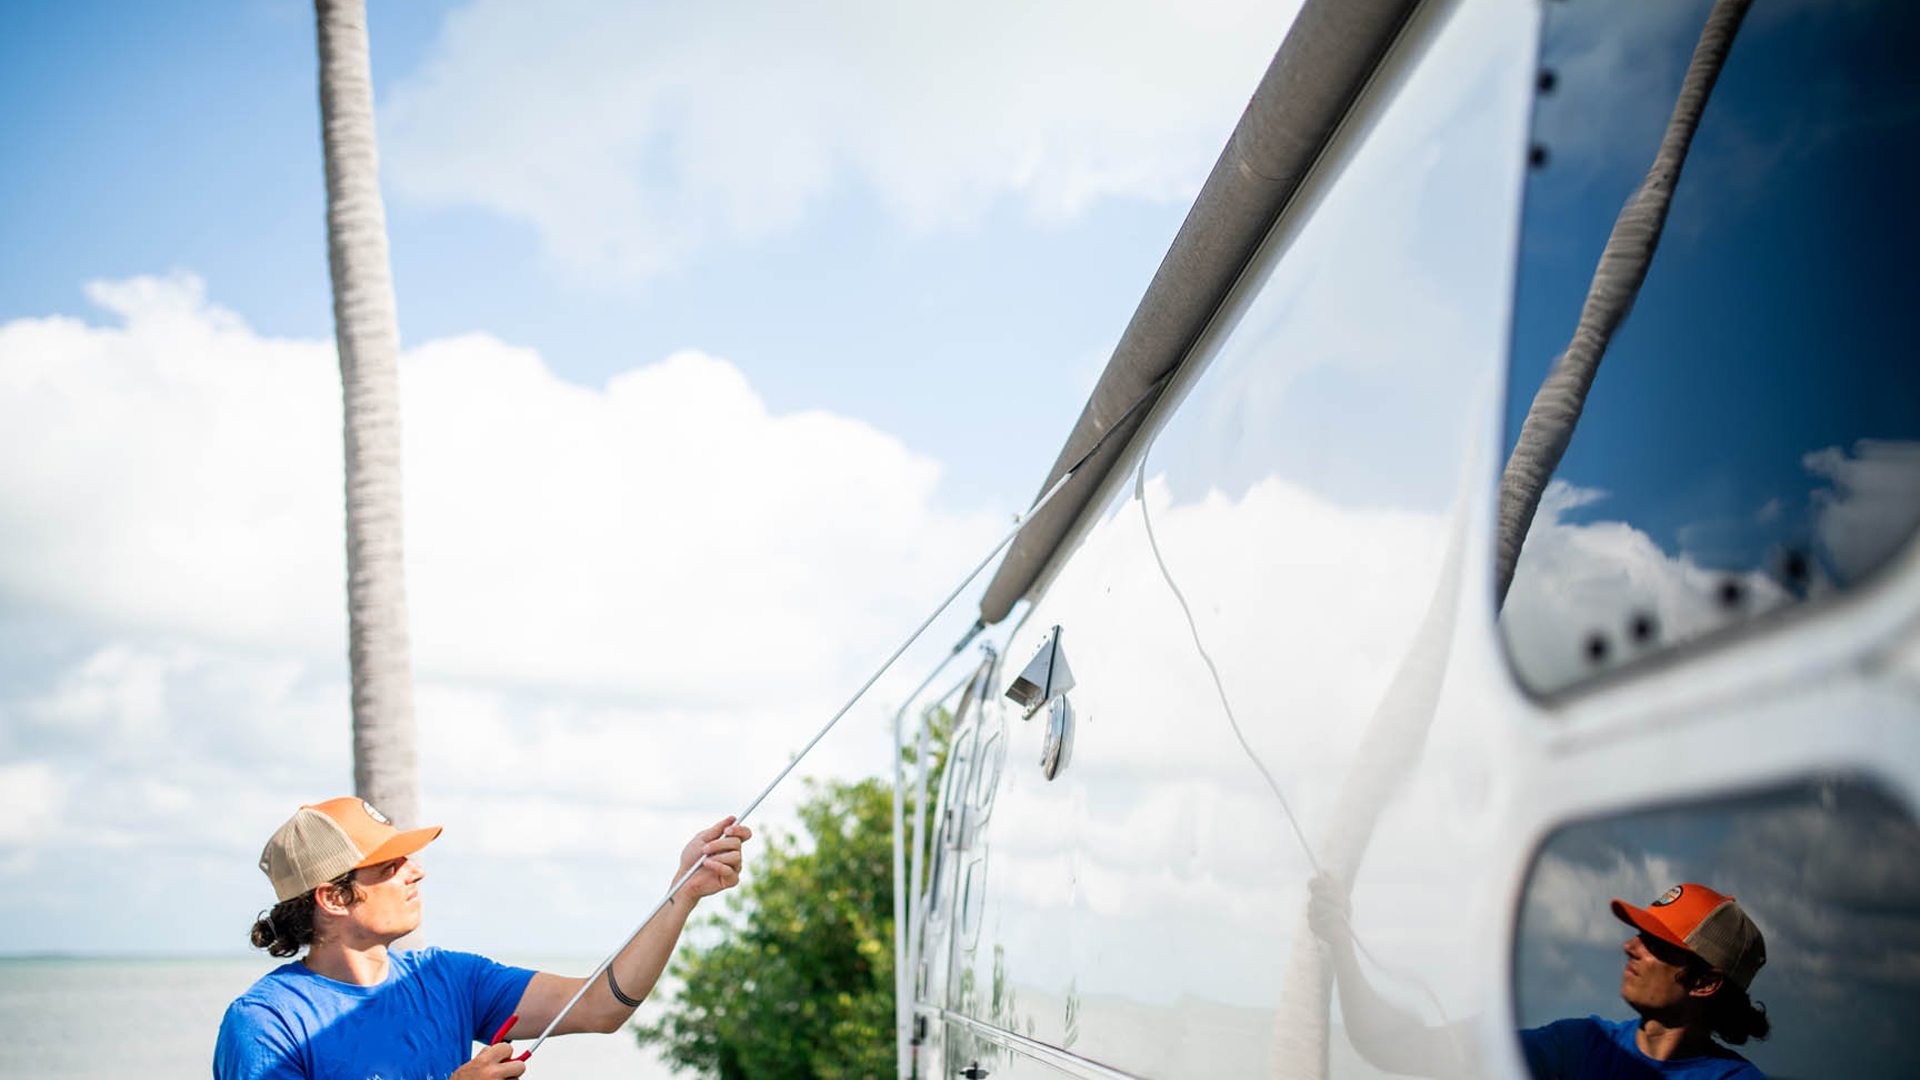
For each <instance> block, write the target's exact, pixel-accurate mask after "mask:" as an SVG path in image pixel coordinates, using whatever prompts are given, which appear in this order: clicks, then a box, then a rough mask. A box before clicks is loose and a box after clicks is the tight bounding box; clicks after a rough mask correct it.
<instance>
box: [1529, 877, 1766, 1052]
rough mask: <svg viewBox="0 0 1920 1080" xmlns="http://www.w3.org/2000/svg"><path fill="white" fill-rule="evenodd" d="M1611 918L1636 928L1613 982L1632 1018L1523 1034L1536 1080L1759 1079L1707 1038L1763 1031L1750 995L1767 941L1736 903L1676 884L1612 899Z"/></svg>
mask: <svg viewBox="0 0 1920 1080" xmlns="http://www.w3.org/2000/svg"><path fill="white" fill-rule="evenodd" d="M1613 913H1614V914H1615V915H1616V916H1618V917H1619V918H1620V920H1621V921H1622V922H1625V923H1627V924H1628V925H1630V926H1632V927H1634V928H1635V929H1637V930H1639V931H1640V933H1639V934H1638V935H1636V936H1634V937H1632V938H1629V939H1627V943H1626V954H1627V964H1626V968H1625V969H1624V970H1623V971H1622V972H1621V976H1620V996H1621V997H1622V998H1624V999H1625V1000H1626V1003H1627V1004H1628V1005H1630V1006H1632V1007H1633V1010H1634V1012H1636V1013H1638V1014H1639V1016H1638V1017H1637V1018H1634V1019H1629V1020H1619V1021H1608V1020H1602V1019H1601V1018H1600V1017H1598V1016H1589V1017H1587V1018H1585V1019H1581V1020H1560V1021H1556V1022H1555V1023H1551V1024H1548V1025H1546V1026H1544V1027H1537V1028H1529V1029H1528V1030H1526V1031H1522V1032H1521V1033H1520V1044H1521V1047H1522V1049H1523V1050H1524V1051H1525V1053H1526V1057H1527V1067H1528V1068H1530V1069H1532V1070H1533V1074H1534V1076H1536V1077H1540V1078H1541V1080H1548V1078H1558V1080H1592V1078H1612V1077H1621V1078H1627V1077H1685V1078H1687V1080H1722V1078H1725V1080H1763V1078H1762V1076H1761V1073H1760V1070H1759V1069H1756V1068H1754V1066H1753V1065H1752V1063H1750V1062H1748V1061H1747V1060H1746V1059H1745V1058H1743V1057H1741V1056H1740V1055H1739V1054H1736V1053H1734V1052H1733V1051H1732V1050H1729V1049H1727V1048H1726V1047H1725V1046H1722V1045H1721V1044H1720V1042H1715V1041H1714V1040H1715V1037H1718V1038H1719V1039H1720V1040H1721V1041H1722V1042H1727V1043H1732V1044H1735V1045H1738V1044H1740V1043H1744V1042H1746V1041H1747V1040H1748V1039H1764V1038H1766V1037H1767V1030H1768V1028H1769V1026H1770V1025H1769V1024H1768V1022H1767V1014H1766V1013H1765V1011H1763V1010H1762V1009H1760V1008H1759V1007H1757V1006H1755V1005H1754V1004H1753V1002H1752V1001H1751V1000H1750V999H1749V998H1748V997H1747V988H1748V987H1749V986H1750V985H1751V984H1752V982H1753V976H1754V974H1755V973H1756V972H1758V971H1759V970H1760V965H1762V964H1764V963H1766V961H1767V946H1766V941H1765V940H1764V939H1763V938H1762V937H1761V936H1760V928H1759V927H1757V926H1755V925H1754V924H1753V920H1752V919H1749V918H1748V917H1747V913H1746V912H1744V911H1742V910H1741V909H1740V905H1739V903H1737V902H1736V901H1735V900H1734V899H1733V897H1731V896H1723V895H1721V894H1720V893H1717V892H1714V891H1713V890H1712V889H1709V888H1707V887H1706V886H1704V885H1675V886H1674V887H1673V888H1671V889H1669V890H1667V893H1666V895H1665V896H1662V897H1661V898H1660V899H1658V900H1655V901H1654V902H1653V903H1652V904H1649V905H1648V906H1646V907H1644V908H1639V907H1634V906H1633V905H1632V904H1628V903H1624V902H1622V901H1619V900H1615V901H1614V902H1613Z"/></svg>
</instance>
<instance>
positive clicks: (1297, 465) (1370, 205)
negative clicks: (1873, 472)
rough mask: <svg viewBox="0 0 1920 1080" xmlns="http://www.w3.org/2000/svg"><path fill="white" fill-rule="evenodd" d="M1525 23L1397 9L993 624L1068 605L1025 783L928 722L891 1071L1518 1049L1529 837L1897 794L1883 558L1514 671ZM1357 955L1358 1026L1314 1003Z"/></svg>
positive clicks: (1194, 1066)
mask: <svg viewBox="0 0 1920 1080" xmlns="http://www.w3.org/2000/svg"><path fill="white" fill-rule="evenodd" d="M1538 16H1539V9H1538V7H1537V5H1535V4H1532V3H1528V2H1525V0H1487V2H1462V3H1458V4H1451V3H1436V4H1429V5H1426V6H1425V7H1423V8H1422V9H1421V11H1420V12H1419V13H1418V14H1417V15H1416V16H1415V19H1414V21H1413V23H1411V24H1410V25H1409V27H1408V28H1407V30H1406V31H1405V33H1404V34H1403V36H1402V39H1401V41H1400V43H1399V44H1398V45H1397V46H1396V48H1395V51H1394V52H1393V53H1392V54H1391V55H1390V56H1389V57H1388V58H1387V60H1386V62H1385V65H1384V66H1383V68H1382V71H1381V72H1380V74H1379V75H1378V76H1377V77H1376V78H1375V79H1374V80H1373V82H1372V83H1371V84H1370V86H1369V89H1368V92H1367V94H1366V96H1365V97H1364V98H1363V100H1362V101H1361V102H1360V104H1359V105H1358V106H1357V110H1356V113H1355V114H1354V115H1353V116H1352V117H1350V119H1349V122H1348V123H1347V125H1346V126H1345V127H1344V128H1343V129H1342V131H1341V133H1340V135H1339V136H1338V138H1337V139H1336V141H1335V143H1334V145H1333V146H1332V147H1330V149H1329V152H1328V155H1327V156H1326V158H1325V159H1324V160H1323V161H1322V162H1321V164H1320V166H1319V167H1318V168H1317V169H1316V171H1315V173H1314V174H1313V175H1312V176H1311V177H1309V179H1308V181H1307V183H1306V185H1305V187H1304V188H1303V190H1302V193H1301V195H1300V197H1299V198H1298V199H1296V200H1295V201H1294V203H1293V204H1291V205H1290V206H1289V208H1288V211H1287V213H1286V214H1285V215H1283V217H1282V218H1281V220H1280V221H1279V222H1278V224H1277V225H1276V226H1275V228H1274V230H1273V232H1272V234H1271V235H1270V236H1269V238H1268V241H1267V244H1266V246H1265V248H1264V249H1263V251H1262V253H1261V255H1260V257H1259V258H1258V259H1257V260H1256V267H1255V269H1254V270H1253V271H1252V272H1250V274H1249V276H1248V278H1247V279H1245V280H1244V281H1243V282H1242V285H1241V287H1240V289H1239V290H1238V292H1237V293H1236V295H1235V296H1234V297H1233V299H1232V300H1231V301H1230V302H1229V304H1228V306H1227V307H1226V308H1225V309H1224V310H1223V311H1222V312H1221V313H1220V315H1219V316H1218V318H1217V319H1216V321H1215V323H1214V325H1213V327H1212V328H1211V329H1210V331H1209V332H1208V334H1207V335H1206V336H1205V337H1203V339H1202V340H1201V341H1200V342H1199V343H1198V345H1197V346H1196V349H1195V354H1194V356H1193V358H1192V359H1191V360H1190V361H1189V365H1188V367H1187V368H1185V369H1183V371H1182V374H1181V376H1180V377H1179V379H1178V380H1177V381H1176V382H1175V383H1174V384H1173V385H1172V386H1171V387H1170V388H1169V389H1168V391H1167V394H1166V396H1165V398H1164V399H1163V400H1162V402H1161V404H1160V405H1159V406H1158V407H1157V408H1156V411H1155V413H1154V414H1153V415H1152V416H1150V417H1149V418H1148V419H1147V420H1146V422H1145V423H1144V424H1143V426H1142V432H1141V434H1140V436H1139V437H1137V438H1136V439H1135V440H1134V442H1133V443H1132V444H1131V445H1130V446H1129V447H1128V449H1127V450H1126V451H1125V453H1124V455H1122V457H1121V459H1120V462H1119V464H1118V465H1117V466H1116V469H1115V471H1114V474H1113V475H1112V476H1111V477H1110V479H1109V480H1108V481H1107V483H1106V485H1105V486H1104V487H1103V488H1102V490H1101V492H1100V493H1099V494H1098V495H1097V496H1096V497H1095V499H1094V501H1093V503H1092V504H1091V505H1090V507H1089V510H1088V512H1087V514H1086V515H1085V516H1083V518H1082V519H1081V520H1080V522H1079V524H1078V525H1077V526H1076V529H1075V531H1074V532H1073V533H1072V534H1071V539H1070V540H1069V541H1068V543H1067V544H1066V545H1065V546H1064V547H1063V548H1062V554H1061V555H1060V557H1059V558H1057V559H1056V560H1055V562H1054V563H1053V564H1052V565H1051V566H1050V567H1049V568H1048V569H1047V571H1046V572H1045V574H1044V575H1043V577H1042V579H1041V582H1042V584H1041V585H1040V587H1039V589H1038V591H1037V592H1035V593H1034V594H1033V595H1032V599H1031V606H1030V608H1029V609H1028V610H1026V611H1025V613H1024V614H1023V615H1022V616H1021V618H1020V622H1019V623H1018V625H1016V626H1015V627H1013V628H1011V630H1006V631H1001V632H1000V633H1002V634H1004V636H1003V637H1000V638H998V639H997V640H999V641H1000V642H1001V655H1003V656H1014V657H1024V656H1030V655H1033V654H1034V653H1035V652H1036V651H1038V650H1039V649H1040V648H1041V647H1042V645H1043V644H1044V643H1045V641H1046V639H1047V637H1048V634H1049V631H1050V629H1051V628H1052V627H1055V626H1060V625H1064V626H1070V627H1072V628H1073V663H1074V668H1075V671H1076V674H1077V675H1078V677H1079V684H1078V686H1077V687H1076V688H1075V689H1074V690H1073V692H1072V695H1071V697H1072V701H1073V710H1074V712H1075V714H1076V721H1077V725H1078V727H1079V729H1080V730H1078V731H1077V739H1076V742H1077V745H1076V747H1075V749H1074V754H1073V760H1072V763H1071V767H1070V768H1068V769H1066V770H1064V771H1063V772H1061V773H1059V775H1058V776H1057V777H1056V778H1055V779H1053V780H1051V781H1049V780H1048V779H1047V778H1046V777H1045V776H1044V775H1043V773H1042V771H1041V770H1039V769H1036V768H1034V767H1033V766H1032V765H1031V764H1029V763H1030V762H1033V761H1036V760H1038V759H1039V758H1040V756H1041V752H1042V743H1043V741H1044V738H1045V734H1046V731H1045V728H1044V727H1043V725H1039V724H1032V723H1020V722H1019V721H1018V719H1017V718H1018V717H1019V715H1020V711H1019V709H1018V708H1017V707H1015V706H1014V705H1013V704H1012V703H1011V702H1009V701H1008V700H1007V699H1006V698H1005V697H1003V696H1002V694H1001V693H998V692H996V693H992V694H989V695H986V696H985V698H984V700H983V701H982V702H981V706H980V708H979V710H978V711H977V712H976V713H975V714H974V715H973V716H971V717H969V718H968V720H967V723H966V725H965V726H964V727H963V728H962V729H961V730H960V731H959V733H958V734H957V736H956V742H955V749H954V751H953V755H952V758H951V761H950V764H949V766H948V769H949V771H948V775H947V777H946V783H945V784H944V785H943V787H944V790H943V795H942V801H941V810H940V814H941V820H942V821H943V823H946V824H945V827H943V830H942V841H941V851H940V852H939V853H938V855H937V857H936V869H935V871H934V873H933V875H932V876H933V882H932V884H931V886H930V900H929V903H930V906H931V908H932V913H931V914H930V915H929V917H928V919H927V920H926V923H925V929H926V938H925V940H926V942H927V944H926V947H925V951H924V957H925V961H924V963H923V970H922V973H921V977H920V979H919V986H920V991H919V999H918V1003H917V1008H918V1009H919V1010H920V1014H921V1015H924V1016H928V1017H929V1018H930V1026H931V1027H933V1028H937V1029H940V1030H939V1033H938V1034H936V1035H930V1036H929V1042H928V1043H927V1044H925V1045H923V1046H922V1047H921V1056H920V1058H919V1061H920V1065H921V1072H920V1075H922V1076H941V1077H952V1076H956V1075H958V1074H959V1070H960V1069H963V1068H965V1067H967V1066H969V1065H971V1064H973V1063H974V1062H978V1063H979V1064H980V1066H981V1067H983V1068H986V1069H988V1070H989V1071H990V1073H991V1075H995V1076H1026V1075H1036V1076H1038V1075H1046V1076H1052V1075H1055V1074H1056V1073H1058V1074H1067V1075H1081V1076H1101V1077H1111V1076H1114V1075H1125V1076H1134V1077H1154V1078H1198V1077H1206V1078H1214V1077H1263V1076H1272V1077H1328V1076H1331V1077H1342V1078H1346V1077H1352V1078H1362V1077H1377V1076H1385V1075H1399V1074H1405V1073H1407V1072H1412V1073H1415V1074H1421V1073H1424V1074H1426V1075H1458V1076H1482V1077H1520V1076H1524V1075H1525V1071H1524V1068H1523V1066H1522V1064H1521V1060H1520V1056H1519V1050H1518V1044H1517V1041H1516V1039H1515V1034H1514V1033H1515V1030H1516V1028H1517V1025H1518V1023H1519V1022H1520V1021H1521V1019H1522V1017H1521V1014H1520V1013H1518V1012H1517V1011H1516V1007H1515V1001H1514V998H1513V997H1512V993H1511V987H1512V985H1513V973H1514V969H1513V961H1514V958H1515V951H1516V944H1515V942H1516V937H1515V934H1516V926H1517V921H1516V920H1517V913H1518V912H1519V911H1520V910H1521V909H1522V907H1523V905H1524V904H1525V903H1526V902H1528V900H1529V895H1528V893H1527V886H1528V881H1529V868H1530V866H1532V865H1533V862H1534V857H1535V854H1536V852H1537V851H1538V849H1539V848H1540V846H1541V845H1542V844H1543V843H1544V842H1545V841H1546V839H1547V838H1548V837H1549V836H1551V835H1554V834H1555V832H1556V830H1558V829H1561V828H1563V827H1565V826H1566V825H1568V824H1569V823H1571V822H1577V821H1585V820H1594V819H1598V818H1604V817H1606V816H1607V815H1610V814H1618V813H1624V812H1628V811H1633V810H1635V809H1637V808H1644V807H1646V806H1649V805H1655V804H1670V803H1673V802H1675V801H1676V800H1679V799H1682V798H1683V797H1684V798H1686V799H1691V800H1695V801H1698V800H1702V799H1706V800H1713V799H1718V798H1722V797H1725V796H1728V795H1730V794H1731V793H1735V792H1741V791H1751V790H1753V789H1755V788H1756V787H1758V786H1763V785H1769V784H1771V785H1779V784H1781V783H1790V782H1793V781H1795V780H1796V778H1805V777H1807V776H1809V775H1813V774H1828V773H1845V774H1847V775H1852V776H1859V777H1862V778H1864V779H1865V780H1866V781H1868V782H1871V783H1873V784H1875V785H1876V787H1877V790H1883V791H1885V792H1887V793H1888V797H1889V799H1891V800H1893V801H1894V802H1896V803H1898V804H1900V805H1904V806H1907V807H1909V808H1910V807H1911V806H1912V804H1913V801H1914V799H1915V796H1916V794H1917V793H1920V554H1917V553H1916V552H1915V550H1914V548H1913V547H1912V546H1909V547H1907V548H1905V549H1904V550H1902V551H1901V552H1900V553H1898V554H1896V555H1895V556H1893V557H1892V560H1891V562H1890V564H1889V565H1888V566H1887V567H1886V568H1884V569H1883V571H1882V572H1881V574H1880V575H1879V576H1878V578H1877V579H1876V580H1875V581H1873V582H1871V583H1868V584H1867V585H1866V586H1863V587H1862V588H1861V589H1859V590H1857V591H1856V592H1855V593H1854V594H1853V595H1851V596H1849V597H1847V598H1845V602H1843V603H1836V604H1833V605H1828V606H1825V607H1823V608H1821V609H1820V610H1816V611H1809V612H1808V614H1807V617H1805V618H1804V619H1801V620H1797V621H1796V622H1795V623H1794V624H1793V625H1791V626H1786V627H1782V628H1781V629H1780V632H1778V633H1775V634H1769V635H1764V636H1758V637H1755V638H1753V639H1751V640H1741V641H1739V642H1736V643H1734V644H1733V645H1732V646H1730V647H1728V648H1726V649H1720V650H1714V651H1713V652H1711V653H1708V654H1704V655H1700V656H1690V657H1688V658H1686V662H1685V663H1676V664H1673V665H1670V666H1666V667H1663V668H1659V669H1657V670H1651V671H1649V672H1647V673H1646V674H1645V675H1644V676H1643V677H1638V678H1635V679H1632V680H1625V681H1622V682H1620V683H1618V684H1609V685H1604V686H1596V687H1594V688H1593V689H1592V690H1591V691H1590V692H1587V693H1583V694H1581V695H1579V696H1577V697H1576V698H1571V699H1567V700H1559V701H1542V700H1538V699H1535V698H1534V697H1532V696H1530V695H1529V694H1528V693H1527V692H1526V691H1525V690H1523V688H1522V687H1521V686H1520V685H1519V684H1518V683H1516V681H1515V680H1514V678H1513V674H1512V670H1511V668H1510V667H1509V665H1508V662H1507V659H1506V656H1505V652H1504V644H1503V642H1502V640H1501V636H1500V631H1499V629H1498V627H1497V625H1496V623H1495V621H1494V613H1493V607H1492V604H1491V603H1490V602H1489V598H1490V597H1491V596H1492V595H1493V591H1494V590H1493V582H1492V565H1493V555H1492V552H1493V547H1494V529H1493V524H1492V523H1493V521H1494V511H1495V505H1494V504H1495V483H1496V479H1497V476H1498V472H1499V467H1500V462H1501V457H1502V453H1501V450H1502V446H1501V434H1500V429H1501V416H1500V410H1501V404H1502V402H1503V400H1504V392H1503V385H1502V376H1503V373H1504V371H1505V367H1506V358H1507V348H1506V342H1507V339H1508V333H1509V325H1510V315H1511V311H1512V308H1511V297H1512V286H1513V253H1514V250H1515V245H1516V242H1517V224H1518V214H1519V208H1520V192H1521V186H1522V183H1523V180H1524V176H1525V172H1524V167H1523V162H1524V161H1525V157H1526V148H1527V132H1528V116H1529V109H1530V107H1531V99H1532V94H1533V88H1534V86H1535V70H1534V50H1535V45H1536V34H1537V30H1538V21H1537V20H1538ZM1014 674H1015V673H1014V672H1011V671H1008V670H1005V669H1003V670H1001V671H1000V672H998V673H997V675H996V676H995V681H994V684H993V685H994V687H995V688H996V690H999V691H1002V692H1003V691H1004V689H1005V688H1006V687H1007V686H1008V685H1009V684H1010V683H1011V682H1012V681H1013V677H1014ZM988 750H991V752H990V753H989V752H988ZM1001 754H1004V755H1005V757H1006V760H1007V761H1008V762H1010V764H1008V765H1007V766H1006V767H1005V768H1002V769H998V770H997V771H995V770H994V769H993V768H992V766H990V765H984V764H983V762H985V761H988V760H993V759H995V756H996V755H1001ZM994 778H997V780H996V779H994ZM969 814H971V815H972V816H971V817H969ZM969 821H972V822H973V823H974V825H973V827H968V826H967V824H966V823H967V822H969ZM969 880H970V881H971V884H969ZM963 893H964V895H963ZM1330 913H1331V914H1330ZM1341 943H1346V944H1348V945H1350V947H1351V953H1352V955H1353V957H1354V962H1353V969H1352V970H1347V971H1346V972H1344V974H1343V972H1342V970H1341V965H1340V963H1339V960H1340V950H1339V947H1338V946H1339V945H1340V944H1341ZM1356 971H1357V974H1356ZM1343 979H1344V982H1343ZM1361 980H1364V983H1365V986H1366V988H1367V989H1368V990H1370V991H1371V992H1372V993H1374V994H1376V995H1377V996H1378V997H1379V998H1381V999H1382V1000H1385V1001H1387V1002H1389V1003H1390V1004H1391V1005H1392V1006H1393V1007H1392V1008H1391V1009H1390V1010H1386V1011H1385V1012H1384V1013H1383V1014H1381V1015H1384V1016H1385V1017H1386V1019H1385V1020H1380V1019H1379V1017H1378V1016H1374V1017H1372V1018H1371V1019H1369V1018H1364V1017H1360V1016H1358V1015H1349V1013H1348V1012H1347V1010H1346V1008H1345V1007H1344V1005H1343V1004H1342V994H1343V993H1344V992H1345V991H1347V990H1352V989H1357V988H1358V985H1359V983H1360V981H1361ZM1429 1034H1431V1035H1433V1036H1434V1037H1435V1038H1437V1039H1439V1040H1441V1042H1440V1043H1438V1044H1436V1045H1443V1046H1444V1047H1445V1048H1446V1053H1445V1054H1443V1055H1442V1054H1436V1055H1434V1056H1432V1057H1430V1058H1429V1059H1427V1060H1425V1061H1418V1062H1411V1063H1410V1062H1407V1061H1405V1060H1404V1058H1403V1056H1401V1055H1398V1054H1397V1053H1396V1048H1399V1047H1403V1046H1405V1045H1408V1044H1410V1043H1414V1042H1418V1041H1419V1040H1420V1039H1421V1038H1423V1037H1425V1036H1426V1035H1429ZM1021 1070H1025V1071H1021Z"/></svg>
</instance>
